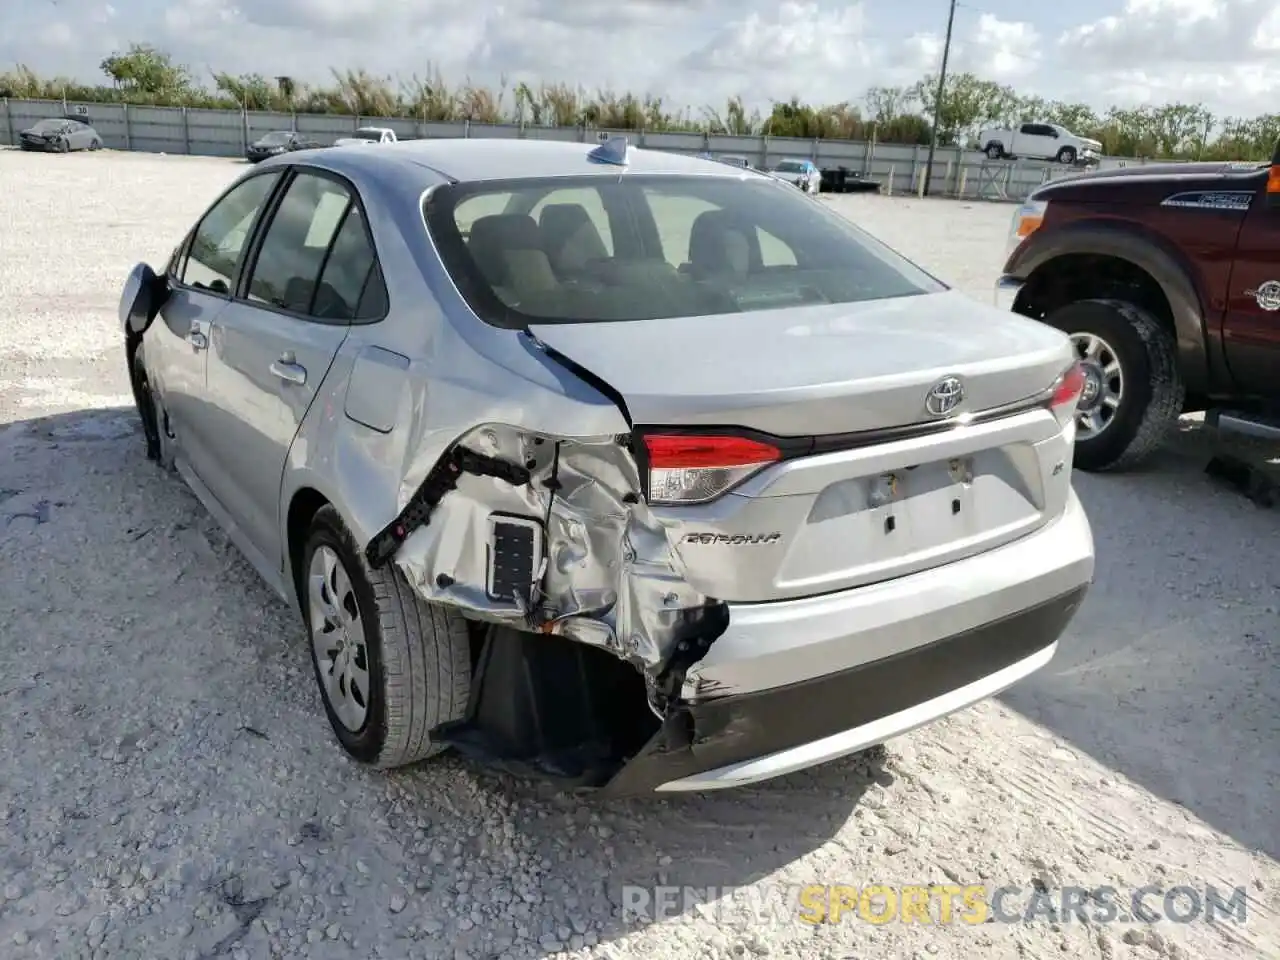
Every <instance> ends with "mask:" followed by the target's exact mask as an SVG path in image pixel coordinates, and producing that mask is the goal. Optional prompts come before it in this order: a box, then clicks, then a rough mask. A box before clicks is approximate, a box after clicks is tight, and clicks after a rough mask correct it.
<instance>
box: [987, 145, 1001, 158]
mask: <svg viewBox="0 0 1280 960" xmlns="http://www.w3.org/2000/svg"><path fill="white" fill-rule="evenodd" d="M983 152H984V153H985V154H986V155H987V159H988V160H999V159H1000V158H1001V157H1003V156H1004V147H1002V146H1001V145H1000V144H998V143H988V144H987V149H986V150H984V151H983Z"/></svg>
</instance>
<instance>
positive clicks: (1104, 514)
mask: <svg viewBox="0 0 1280 960" xmlns="http://www.w3.org/2000/svg"><path fill="white" fill-rule="evenodd" d="M1233 448H1234V449H1235V450H1236V451H1237V452H1239V451H1240V450H1248V449H1250V448H1248V447H1243V446H1236V445H1233ZM1213 452H1214V448H1213V445H1212V440H1211V436H1210V434H1209V431H1204V430H1202V429H1200V428H1199V427H1198V426H1194V425H1191V424H1189V423H1187V422H1186V421H1184V424H1183V431H1182V435H1181V436H1179V437H1177V438H1175V440H1174V442H1173V443H1171V445H1170V447H1169V449H1168V450H1167V451H1166V452H1164V453H1163V454H1162V455H1161V456H1160V457H1159V458H1158V459H1157V460H1155V461H1154V462H1152V464H1151V465H1150V466H1149V467H1146V468H1144V469H1141V470H1136V471H1133V472H1130V473H1123V474H1115V475H1099V474H1083V473H1076V475H1075V481H1074V482H1075V486H1076V490H1077V491H1078V493H1079V495H1080V498H1081V499H1082V500H1083V501H1084V504H1085V508H1086V509H1087V511H1088V513H1089V518H1090V521H1091V522H1092V525H1093V532H1094V538H1095V542H1096V547H1097V572H1096V578H1095V582H1094V586H1093V588H1092V590H1091V592H1090V595H1089V597H1088V598H1087V600H1086V602H1085V605H1084V607H1083V608H1082V609H1081V611H1080V613H1079V614H1078V615H1077V617H1076V619H1075V621H1074V622H1073V624H1072V626H1071V628H1070V630H1069V631H1068V634H1067V636H1066V637H1065V638H1064V639H1063V642H1062V644H1061V646H1060V649H1059V653H1058V655H1057V657H1056V658H1055V660H1054V661H1053V662H1052V663H1051V664H1050V665H1049V667H1048V668H1046V669H1045V670H1044V671H1042V672H1041V673H1039V674H1037V675H1035V676H1032V677H1030V678H1029V679H1028V680H1026V681H1024V682H1023V683H1021V684H1019V685H1018V686H1016V687H1014V688H1013V689H1012V690H1010V691H1008V692H1007V693H1006V694H1004V695H1003V696H1002V697H1001V699H1002V700H1003V701H1004V702H1005V703H1007V704H1009V705H1010V706H1011V707H1013V708H1014V709H1016V710H1018V711H1019V712H1020V713H1022V714H1023V715H1025V716H1027V717H1029V718H1031V719H1032V720H1034V721H1036V722H1037V723H1040V724H1042V725H1044V726H1045V727H1047V728H1049V729H1050V730H1052V731H1053V732H1054V733H1056V734H1057V735H1059V736H1061V737H1062V738H1063V739H1064V740H1066V741H1068V742H1069V744H1070V745H1072V746H1073V747H1074V748H1075V749H1078V750H1080V751H1083V752H1085V753H1087V754H1089V755H1091V756H1093V757H1094V758H1095V759H1097V760H1099V761H1100V762H1102V763H1104V764H1106V765H1107V766H1109V767H1110V768H1112V769H1113V770H1115V771H1116V772H1118V773H1120V774H1121V775H1123V776H1126V777H1129V778H1131V779H1132V780H1134V781H1135V782H1136V783H1137V784H1139V785H1140V786H1142V787H1144V788H1146V789H1147V790H1150V791H1151V792H1153V793H1155V794H1157V795H1160V796H1163V797H1165V798H1167V799H1169V800H1172V801H1174V802H1175V803H1178V804H1180V805H1181V806H1183V807H1185V808H1186V809H1187V810H1188V811H1190V812H1191V813H1192V814H1193V815H1194V816H1196V817H1199V818H1200V819H1202V820H1204V821H1205V822H1206V823H1208V824H1209V825H1210V826H1212V827H1215V828H1217V829H1218V830H1221V831H1223V832H1224V833H1226V834H1228V835H1230V836H1231V837H1233V838H1234V839H1235V840H1236V841H1237V842H1239V843H1240V844H1242V845H1244V846H1245V847H1249V848H1253V849H1256V850H1261V851H1263V852H1264V853H1266V854H1268V855H1269V856H1271V857H1273V858H1274V857H1280V808H1278V807H1277V799H1276V798H1277V789H1276V788H1277V784H1280V707H1278V703H1277V698H1276V691H1277V690H1280V629H1278V628H1277V623H1278V622H1280V618H1278V617H1277V613H1280V509H1272V510H1267V509H1262V508H1259V507H1258V506H1255V505H1254V504H1253V503H1251V502H1250V501H1249V500H1247V499H1245V497H1244V496H1242V495H1241V494H1240V493H1239V492H1236V491H1235V490H1233V489H1230V488H1225V487H1223V486H1220V485H1218V484H1216V483H1214V482H1213V481H1211V480H1210V478H1209V477H1208V476H1206V474H1205V472H1204V468H1205V465H1206V463H1207V462H1208V459H1209V457H1210V456H1211V455H1212V453H1213ZM1270 455H1271V456H1275V455H1276V454H1275V453H1274V452H1271V454H1270ZM1253 456H1254V457H1257V456H1258V452H1257V450H1256V448H1255V449H1254V450H1253ZM1046 799H1047V798H1046Z"/></svg>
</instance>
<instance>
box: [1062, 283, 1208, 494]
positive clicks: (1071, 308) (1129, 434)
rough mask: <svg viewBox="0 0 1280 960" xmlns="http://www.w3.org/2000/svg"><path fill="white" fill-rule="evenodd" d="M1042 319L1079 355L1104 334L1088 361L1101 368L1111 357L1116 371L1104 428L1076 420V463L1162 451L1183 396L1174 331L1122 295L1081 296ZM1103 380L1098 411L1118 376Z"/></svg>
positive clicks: (1095, 466)
mask: <svg viewBox="0 0 1280 960" xmlns="http://www.w3.org/2000/svg"><path fill="white" fill-rule="evenodd" d="M1045 322H1046V323H1047V324H1049V325H1050V326H1053V327H1056V328H1057V329H1059V330H1061V331H1062V332H1063V333H1065V334H1067V335H1068V336H1070V337H1072V339H1073V341H1075V342H1076V344H1077V352H1078V354H1079V353H1080V352H1081V351H1082V350H1083V348H1085V347H1086V346H1092V345H1095V344H1096V342H1097V341H1101V342H1102V344H1103V345H1104V347H1105V348H1106V349H1105V350H1102V351H1100V352H1099V353H1098V354H1097V355H1096V356H1095V357H1094V358H1092V361H1089V360H1087V361H1086V362H1087V363H1091V364H1092V365H1094V366H1095V367H1100V366H1111V365H1112V364H1111V362H1110V361H1112V360H1113V361H1114V365H1115V366H1116V367H1117V368H1118V370H1119V373H1120V379H1119V381H1118V382H1119V384H1120V388H1119V390H1118V397H1117V398H1116V401H1115V403H1116V405H1115V406H1114V408H1113V409H1112V412H1111V414H1110V417H1109V419H1107V420H1106V422H1105V423H1103V425H1102V427H1101V429H1098V430H1096V431H1092V435H1090V432H1091V431H1089V430H1087V429H1086V427H1085V420H1084V419H1083V418H1078V419H1077V432H1076V443H1075V458H1074V465H1075V466H1076V467H1078V468H1079V469H1081V470H1085V471H1104V470H1124V469H1128V468H1130V467H1134V466H1136V465H1138V464H1139V463H1141V462H1143V461H1144V460H1146V459H1148V458H1149V457H1150V456H1151V455H1152V454H1154V453H1155V452H1156V451H1157V450H1159V449H1160V447H1161V445H1162V444H1163V442H1164V440H1165V438H1166V437H1167V436H1168V435H1169V433H1170V432H1171V429H1172V427H1173V424H1174V423H1175V422H1176V421H1177V419H1178V417H1179V416H1180V415H1181V413H1182V405H1183V403H1184V401H1185V399H1186V384H1185V383H1184V382H1183V380H1182V373H1181V370H1180V369H1179V367H1178V347H1177V341H1176V340H1175V338H1174V335H1173V332H1172V331H1170V330H1169V329H1168V328H1167V327H1166V326H1165V325H1163V324H1162V323H1161V322H1160V321H1159V320H1157V319H1156V318H1155V317H1154V316H1152V315H1151V314H1149V313H1147V312H1146V311H1145V310H1143V309H1142V308H1140V307H1137V306H1135V305H1133V304H1131V303H1127V302H1125V301H1122V300H1080V301H1077V302H1075V303H1071V304H1068V305H1067V306H1064V307H1060V308H1059V309H1057V310H1055V311H1053V312H1052V313H1051V314H1049V316H1047V317H1046V318H1045ZM1100 360H1102V361H1104V362H1099V361H1100ZM1101 380H1102V381H1103V382H1102V383H1101V384H1100V389H1099V390H1098V391H1097V392H1098V394H1099V401H1100V402H1099V403H1098V404H1097V406H1096V407H1095V408H1094V409H1096V410H1098V411H1099V412H1101V410H1102V407H1103V406H1104V405H1105V404H1104V403H1102V402H1101V401H1102V399H1103V397H1102V395H1103V394H1105V393H1108V392H1111V391H1110V389H1109V388H1108V383H1110V384H1111V385H1112V387H1114V384H1115V382H1116V381H1115V380H1114V379H1111V378H1108V377H1105V376H1104V377H1102V378H1101ZM1093 382H1094V383H1098V381H1093ZM1088 393H1089V390H1088V388H1086V396H1085V397H1082V399H1081V404H1080V407H1079V409H1080V410H1081V411H1082V412H1083V411H1086V410H1088V409H1089V404H1088V402H1087V400H1088Z"/></svg>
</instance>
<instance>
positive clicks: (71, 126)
mask: <svg viewBox="0 0 1280 960" xmlns="http://www.w3.org/2000/svg"><path fill="white" fill-rule="evenodd" d="M18 146H20V147H21V148H22V149H23V150H37V151H43V152H44V153H71V152H72V151H75V150H101V149H102V137H101V136H100V135H99V134H98V131H97V130H95V129H93V127H91V126H90V125H89V124H87V123H85V122H84V121H83V120H75V119H72V118H71V117H48V118H46V119H44V120H39V121H37V122H36V123H35V124H33V125H32V126H30V127H27V129H25V130H23V131H22V132H21V133H20V134H18Z"/></svg>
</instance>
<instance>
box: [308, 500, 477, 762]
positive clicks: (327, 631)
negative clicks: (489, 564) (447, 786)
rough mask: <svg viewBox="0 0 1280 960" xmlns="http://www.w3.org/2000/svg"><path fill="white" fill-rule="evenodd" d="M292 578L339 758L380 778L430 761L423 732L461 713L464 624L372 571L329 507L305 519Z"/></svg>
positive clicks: (467, 664)
mask: <svg viewBox="0 0 1280 960" xmlns="http://www.w3.org/2000/svg"><path fill="white" fill-rule="evenodd" d="M301 573H302V576H301V577H300V582H299V584H298V586H299V593H300V595H301V596H300V600H301V606H302V610H303V616H304V617H305V620H306V625H307V632H308V634H309V635H310V637H311V664H312V667H313V668H314V669H315V675H316V681H317V682H318V683H319V685H320V695H321V699H322V700H323V701H324V709H325V713H326V714H327V715H328V717H329V725H330V726H331V727H332V728H333V732H334V734H335V735H336V736H337V738H338V741H339V742H340V743H341V744H342V747H343V749H344V750H346V752H347V753H348V754H350V755H351V756H352V757H353V758H354V759H356V760H358V761H360V762H362V763H367V764H370V765H372V766H375V767H379V768H383V769H386V768H390V767H398V766H403V765H405V764H409V763H413V762H415V761H418V760H422V759H425V758H427V757H429V756H432V755H433V754H436V753H439V752H440V750H441V749H443V748H442V747H441V746H440V745H438V744H433V743H432V742H431V740H430V738H429V736H428V735H429V734H430V732H431V730H432V729H433V728H435V727H436V726H438V725H439V724H442V723H446V722H448V721H451V720H458V719H461V718H462V717H463V715H464V714H465V713H466V708H467V697H468V695H469V693H470V688H471V645H470V638H469V634H468V631H467V623H466V621H465V620H464V619H463V618H462V616H461V615H460V614H458V613H457V612H456V611H454V610H450V609H448V608H446V607H442V606H438V605H435V604H429V603H426V602H425V601H423V600H422V599H421V598H420V597H418V596H417V595H416V594H415V593H414V592H413V590H412V588H411V587H410V586H409V584H408V583H407V582H406V581H405V580H404V578H403V576H401V574H400V572H399V571H398V570H397V569H396V568H395V567H394V566H387V567H384V568H381V569H378V570H373V569H371V568H370V567H369V566H368V564H367V563H366V562H365V559H364V556H363V553H362V551H361V550H360V549H359V547H358V546H357V545H356V543H355V539H354V538H353V537H352V535H351V533H350V532H349V531H348V530H347V528H346V526H345V525H344V524H343V523H342V520H341V518H340V517H339V516H338V512H337V511H336V510H334V508H333V507H330V506H325V507H322V508H321V509H320V510H319V511H317V513H316V515H315V519H314V520H312V523H311V532H310V535H309V536H308V538H307V543H306V546H305V548H304V550H303V555H302V567H301Z"/></svg>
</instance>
